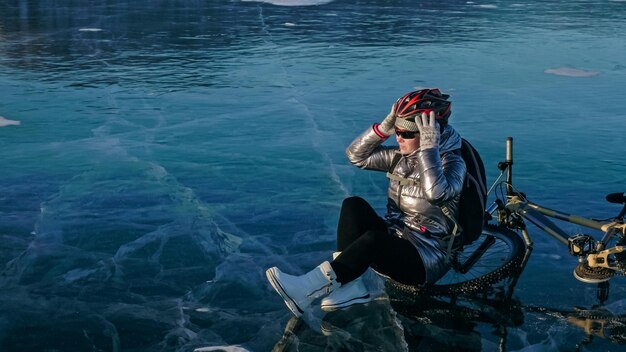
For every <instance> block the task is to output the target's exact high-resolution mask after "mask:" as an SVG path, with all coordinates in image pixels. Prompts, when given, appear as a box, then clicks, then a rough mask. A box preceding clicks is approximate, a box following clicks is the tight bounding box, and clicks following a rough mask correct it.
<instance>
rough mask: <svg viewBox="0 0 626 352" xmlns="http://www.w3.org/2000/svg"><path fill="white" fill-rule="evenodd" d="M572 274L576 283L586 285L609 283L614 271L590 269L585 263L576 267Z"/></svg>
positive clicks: (597, 268)
mask: <svg viewBox="0 0 626 352" xmlns="http://www.w3.org/2000/svg"><path fill="white" fill-rule="evenodd" d="M573 274H574V277H575V278H576V280H578V281H582V282H584V283H587V284H597V283H600V282H605V281H609V279H610V278H612V277H613V276H614V275H615V271H613V270H611V269H607V268H602V267H595V268H592V267H590V266H589V264H587V263H586V262H585V263H579V264H578V265H576V268H574V273H573Z"/></svg>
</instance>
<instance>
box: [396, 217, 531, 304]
mask: <svg viewBox="0 0 626 352" xmlns="http://www.w3.org/2000/svg"><path fill="white" fill-rule="evenodd" d="M488 236H492V237H493V238H494V239H495V241H496V242H495V243H494V244H493V245H492V246H491V247H489V249H487V251H486V252H485V253H484V254H483V255H482V256H481V257H480V259H479V260H478V261H477V262H476V263H475V264H474V265H473V266H472V268H471V269H470V270H469V271H468V272H467V273H465V274H462V273H459V272H456V271H454V270H453V269H450V271H449V272H448V273H447V274H446V275H444V276H443V277H442V278H441V279H439V280H438V281H437V282H436V283H435V284H433V285H426V286H411V285H405V284H401V283H399V282H396V281H394V280H392V279H388V280H387V284H386V285H387V288H388V289H391V291H392V292H393V291H399V293H401V294H411V295H417V294H423V293H428V294H435V295H451V294H469V293H476V292H483V291H485V290H487V289H488V288H489V287H491V286H492V285H494V284H496V283H498V282H499V281H502V280H504V279H506V278H508V277H510V276H511V275H513V274H515V273H517V272H518V270H519V266H520V263H521V262H522V259H523V257H524V252H525V251H524V249H525V246H524V241H523V239H522V238H521V237H520V235H518V234H517V233H516V232H514V231H512V230H510V229H508V228H505V227H498V226H496V225H491V224H489V225H487V226H486V227H485V228H484V229H483V233H482V234H481V235H480V237H479V238H478V239H477V240H476V241H474V242H473V243H471V244H469V245H465V247H464V249H463V251H462V252H459V254H458V255H460V256H461V257H462V258H463V259H465V258H467V257H468V256H469V254H470V253H472V252H473V251H474V250H475V249H476V248H478V246H480V244H481V243H482V242H483V241H485V240H486V239H487V237H488Z"/></svg>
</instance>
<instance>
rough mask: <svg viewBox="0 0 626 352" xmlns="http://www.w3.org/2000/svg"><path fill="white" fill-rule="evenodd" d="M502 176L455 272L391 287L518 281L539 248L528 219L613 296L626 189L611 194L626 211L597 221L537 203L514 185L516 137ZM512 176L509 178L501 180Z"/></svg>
mask: <svg viewBox="0 0 626 352" xmlns="http://www.w3.org/2000/svg"><path fill="white" fill-rule="evenodd" d="M498 169H499V170H500V176H499V177H498V178H497V179H496V180H495V181H494V183H493V184H492V186H491V187H490V189H489V192H488V193H489V194H491V193H492V191H494V190H495V191H494V192H493V193H494V195H495V200H494V202H493V204H492V205H491V206H490V207H488V208H487V211H486V213H485V226H484V229H483V233H482V235H481V236H480V237H479V238H478V239H477V240H476V241H474V242H473V243H471V244H470V245H466V246H464V247H463V248H460V249H458V250H456V251H455V252H454V253H453V255H452V257H451V269H450V271H449V272H448V273H447V274H446V275H445V276H444V277H443V278H441V279H440V280H439V281H437V282H436V283H435V284H433V285H430V286H419V287H418V286H408V285H403V284H400V283H397V282H388V284H387V286H388V287H391V288H392V289H396V290H399V291H400V292H403V293H411V294H420V293H423V292H428V293H431V294H459V293H461V294H467V293H476V292H484V291H485V290H488V289H489V288H490V287H492V286H493V285H494V284H496V283H498V282H500V281H502V280H504V279H507V278H512V279H513V282H512V285H513V286H514V285H515V283H516V281H517V278H518V277H519V274H521V272H522V271H523V269H524V267H525V265H526V263H527V261H528V258H529V256H530V253H531V252H532V248H533V241H532V239H531V237H530V235H529V233H528V230H527V225H526V224H527V222H529V223H531V224H533V225H535V226H537V227H538V228H539V229H541V230H543V232H545V233H547V234H548V235H550V236H552V237H553V238H554V239H556V240H557V241H559V242H561V243H562V244H564V245H565V246H567V248H568V250H569V253H570V254H571V255H573V256H577V257H578V260H579V264H578V265H577V266H576V268H575V269H574V277H576V279H578V280H580V281H583V282H586V283H592V284H599V285H598V298H600V300H603V299H604V300H605V299H606V297H607V296H608V280H609V279H611V278H612V277H613V276H616V275H625V273H626V264H625V262H626V224H625V223H624V215H625V214H626V193H612V194H609V195H607V196H606V199H607V200H608V201H609V202H611V203H617V204H623V207H622V210H621V211H620V213H619V214H618V215H617V216H616V217H614V218H610V219H605V220H597V219H589V218H585V217H581V216H576V215H570V214H567V213H564V212H561V211H558V210H553V209H549V208H547V207H544V206H541V205H539V204H538V203H535V202H532V201H530V200H529V198H528V197H527V196H526V194H525V193H523V192H521V191H519V190H518V189H517V188H516V187H515V186H514V184H513V138H511V137H507V139H506V158H505V160H504V161H501V162H499V163H498ZM504 175H506V178H505V180H504V181H501V180H502V178H503V176H504ZM549 218H554V219H558V220H562V221H566V222H570V223H573V224H577V225H580V226H583V227H585V228H589V229H593V230H599V231H601V232H603V233H604V235H603V236H602V237H601V239H599V240H598V239H596V238H594V237H593V236H591V235H588V234H574V235H572V236H568V235H567V234H566V232H565V231H563V230H562V229H561V228H560V227H559V226H558V225H556V224H555V223H554V222H552V221H551V220H550V219H549Z"/></svg>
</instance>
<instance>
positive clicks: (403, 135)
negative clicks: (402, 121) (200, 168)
mask: <svg viewBox="0 0 626 352" xmlns="http://www.w3.org/2000/svg"><path fill="white" fill-rule="evenodd" d="M419 134H420V133H419V132H413V131H398V130H396V136H398V137H401V138H402V139H413V138H415V137H416V136H417V135H419Z"/></svg>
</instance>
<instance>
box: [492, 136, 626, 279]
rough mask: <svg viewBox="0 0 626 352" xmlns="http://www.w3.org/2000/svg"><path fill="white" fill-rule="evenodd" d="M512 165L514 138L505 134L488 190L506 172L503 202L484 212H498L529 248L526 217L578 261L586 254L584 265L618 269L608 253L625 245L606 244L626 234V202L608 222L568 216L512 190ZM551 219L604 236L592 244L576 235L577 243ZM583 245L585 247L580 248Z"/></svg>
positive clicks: (588, 237)
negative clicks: (503, 155) (501, 155)
mask: <svg viewBox="0 0 626 352" xmlns="http://www.w3.org/2000/svg"><path fill="white" fill-rule="evenodd" d="M512 166H513V139H512V138H511V137H507V140H506V159H505V161H504V162H501V163H499V164H498V168H499V169H500V170H501V172H502V174H501V175H500V177H499V178H498V179H497V180H496V182H494V185H493V186H492V187H491V189H493V188H494V187H495V185H496V184H497V183H498V182H499V180H500V178H501V177H502V175H503V174H504V173H505V172H506V183H505V185H506V203H504V202H503V201H502V200H500V199H497V200H496V202H495V203H494V205H493V206H492V207H490V208H489V209H488V210H487V212H488V213H490V214H492V215H493V213H494V212H496V211H497V213H498V223H499V224H501V225H505V226H506V227H508V228H513V229H517V230H520V231H521V232H522V235H523V237H524V241H525V243H526V246H527V247H528V248H532V245H533V242H532V239H531V238H530V236H529V235H528V232H527V230H526V225H525V223H524V220H527V221H528V222H530V223H532V224H533V225H535V226H537V227H538V228H539V229H541V230H543V231H544V232H545V233H547V234H548V235H550V236H552V237H553V238H555V239H556V240H558V241H559V242H561V243H563V244H564V245H567V246H568V248H569V249H570V253H571V254H572V255H578V257H579V261H580V262H583V261H584V259H583V258H584V257H585V258H586V260H587V264H588V265H589V266H590V267H602V268H607V269H611V270H619V268H618V267H617V266H615V265H613V264H614V263H613V261H611V260H609V255H612V254H617V253H620V252H623V251H625V250H626V246H622V245H616V246H613V247H609V246H608V244H609V241H610V240H611V239H612V238H613V237H614V236H615V235H616V234H620V237H624V236H626V224H624V221H623V218H621V217H623V214H624V211H625V210H626V205H625V206H624V210H622V212H621V213H620V216H621V217H620V216H618V217H617V218H616V219H614V220H612V221H607V222H601V221H596V220H592V219H588V218H585V217H582V216H577V215H571V214H567V213H564V212H561V211H558V210H554V209H550V208H546V207H544V206H541V205H539V204H537V203H534V202H531V201H529V200H528V199H527V198H526V196H525V195H524V194H523V193H521V192H518V191H516V190H515V188H514V186H513V169H512ZM550 218H554V219H557V220H561V221H565V222H569V223H573V224H577V225H580V226H583V227H586V228H590V229H594V230H598V231H601V232H604V236H603V237H602V239H601V240H599V241H595V239H594V242H593V243H592V242H591V239H593V238H592V237H591V236H590V235H587V234H585V235H579V236H585V237H584V238H583V237H579V239H580V240H579V241H578V242H576V239H575V236H574V237H570V236H568V234H567V233H566V232H565V231H563V230H562V229H561V228H560V227H559V226H558V225H556V224H555V223H554V222H552V221H551V220H550ZM584 240H586V241H587V242H588V243H586V244H583V245H581V244H580V243H582V242H583V241H584ZM579 242H580V243H579ZM585 246H586V248H582V247H585Z"/></svg>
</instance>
